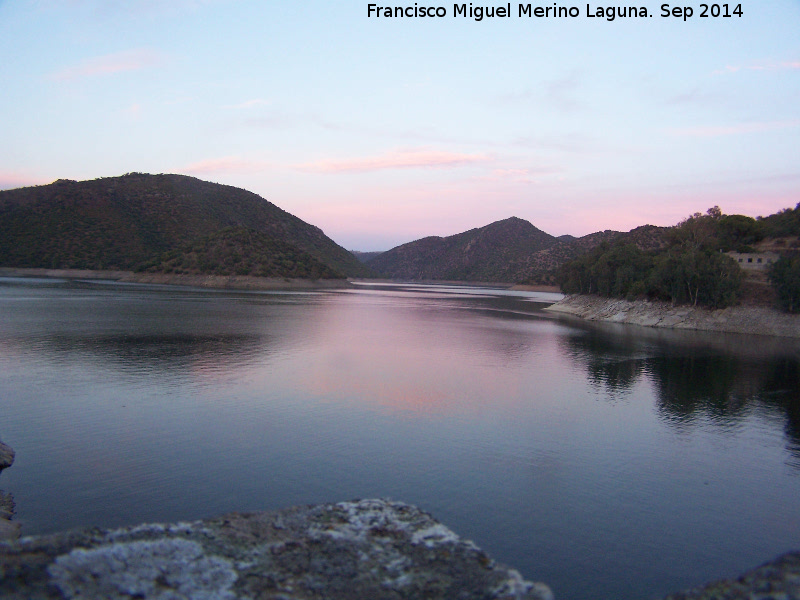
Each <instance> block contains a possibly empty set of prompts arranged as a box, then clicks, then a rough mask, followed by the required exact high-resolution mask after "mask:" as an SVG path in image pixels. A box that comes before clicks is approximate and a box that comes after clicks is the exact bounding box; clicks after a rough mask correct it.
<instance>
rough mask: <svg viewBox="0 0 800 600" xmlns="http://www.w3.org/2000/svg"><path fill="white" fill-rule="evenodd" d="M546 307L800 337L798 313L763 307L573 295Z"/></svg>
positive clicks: (621, 319)
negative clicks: (700, 304) (685, 304)
mask: <svg viewBox="0 0 800 600" xmlns="http://www.w3.org/2000/svg"><path fill="white" fill-rule="evenodd" d="M545 310H548V311H550V312H554V313H560V314H567V315H574V316H576V317H580V318H581V319H586V320H587V321H607V322H610V323H630V324H632V325H642V326H644V327H665V328H670V329H697V330H701V331H724V332H729V333H746V334H751V335H774V336H781V337H793V338H800V315H790V314H787V313H783V312H780V311H778V310H775V309H773V308H768V307H764V306H730V307H728V308H724V309H716V310H712V309H708V308H703V307H696V306H673V305H671V304H670V303H669V302H657V301H649V300H634V301H628V300H621V299H619V298H601V297H600V296H581V295H574V296H567V297H566V298H564V299H563V300H561V301H559V302H556V303H555V304H552V305H551V306H548V307H547V308H546V309H545Z"/></svg>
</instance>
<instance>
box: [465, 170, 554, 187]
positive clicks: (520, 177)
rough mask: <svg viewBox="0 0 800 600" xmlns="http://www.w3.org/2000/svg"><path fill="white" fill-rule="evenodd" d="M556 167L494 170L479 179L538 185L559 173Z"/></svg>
mask: <svg viewBox="0 0 800 600" xmlns="http://www.w3.org/2000/svg"><path fill="white" fill-rule="evenodd" d="M561 172H562V169H560V168H556V167H537V168H523V169H494V170H493V171H492V172H491V173H490V174H489V175H487V176H485V177H481V178H480V179H481V180H483V181H490V182H497V183H502V182H505V183H534V184H535V183H540V182H541V181H542V179H543V178H544V177H547V176H551V175H556V174H558V173H561Z"/></svg>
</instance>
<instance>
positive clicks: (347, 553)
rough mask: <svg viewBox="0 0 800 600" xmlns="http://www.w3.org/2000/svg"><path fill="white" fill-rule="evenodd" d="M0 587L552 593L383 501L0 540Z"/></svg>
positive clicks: (295, 593) (343, 595)
mask: <svg viewBox="0 0 800 600" xmlns="http://www.w3.org/2000/svg"><path fill="white" fill-rule="evenodd" d="M0 597H2V598H4V599H16V600H22V599H23V598H24V599H26V600H27V599H45V598H48V599H49V598H67V599H77V598H80V599H82V600H90V599H100V598H103V599H125V600H131V599H133V598H137V599H140V600H155V599H158V600H179V599H200V600H228V599H230V600H233V599H244V598H250V599H252V600H257V599H258V600H269V599H273V600H278V599H281V600H294V599H296V600H301V599H302V600H316V599H320V600H321V599H323V598H324V599H328V600H337V599H342V600H344V599H347V600H359V599H370V600H395V599H396V600H399V599H403V598H405V599H410V598H426V599H437V598H439V599H442V600H444V599H459V600H470V599H475V600H478V599H482V600H491V599H497V600H511V599H516V600H523V599H529V600H552V598H553V596H552V593H551V592H550V590H549V589H548V588H547V586H545V585H543V584H535V583H530V582H528V581H525V580H524V579H522V577H521V576H520V574H519V573H518V572H516V571H514V570H513V569H510V568H508V567H504V566H502V565H500V564H498V563H496V562H495V561H493V560H492V559H491V558H490V557H488V556H487V555H486V554H485V553H484V552H483V551H481V550H480V549H479V548H477V547H476V546H475V545H474V544H473V543H472V542H469V541H466V540H462V539H460V538H459V537H458V536H457V535H456V534H455V533H453V532H452V531H451V530H449V529H448V528H447V527H445V526H444V525H442V524H441V523H439V522H437V521H435V520H434V519H433V518H432V517H431V516H430V515H428V514H426V513H424V512H422V511H420V510H419V509H417V508H415V507H413V506H410V505H408V504H403V503H401V502H391V501H386V500H362V501H357V502H342V503H339V504H327V505H320V506H308V507H297V508H291V509H287V510H283V511H279V512H272V513H250V514H239V513H234V514H231V515H227V516H223V517H219V518H216V519H209V520H205V521H197V522H193V523H178V524H172V525H140V526H136V527H128V528H123V529H117V530H112V531H104V530H98V529H87V530H83V531H74V532H67V533H61V534H55V535H51V536H43V537H27V538H22V539H21V540H18V541H15V542H4V543H0Z"/></svg>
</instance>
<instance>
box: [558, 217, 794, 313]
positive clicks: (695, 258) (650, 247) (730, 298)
mask: <svg viewBox="0 0 800 600" xmlns="http://www.w3.org/2000/svg"><path fill="white" fill-rule="evenodd" d="M658 229H660V231H658V232H657V233H658V235H657V236H655V237H653V236H652V235H651V234H652V233H656V231H655V230H653V231H651V232H649V233H646V232H644V228H637V229H635V230H633V231H631V232H629V233H628V234H623V235H620V236H617V237H615V238H614V239H612V240H609V241H604V242H603V243H601V244H600V245H598V246H596V247H595V248H594V249H592V250H591V251H589V252H586V253H584V254H582V255H580V256H577V257H576V258H574V259H573V260H571V261H568V262H566V263H565V264H564V265H562V266H561V267H560V269H559V271H558V273H557V281H558V282H559V284H560V285H561V289H562V290H563V291H564V292H566V293H569V294H575V293H578V294H598V295H601V296H609V297H625V298H628V299H634V298H654V299H661V300H669V301H671V302H673V303H678V304H692V305H703V306H709V307H715V308H718V307H725V306H729V305H731V304H735V303H737V302H738V301H739V300H740V299H741V298H742V291H743V283H747V284H749V286H750V288H751V292H752V288H753V286H756V287H757V286H758V284H760V283H762V282H761V281H760V280H761V279H764V281H763V283H764V285H766V279H765V278H764V275H763V274H760V273H758V272H751V273H749V274H748V277H747V278H746V277H745V273H744V272H743V271H742V269H740V268H739V266H738V264H737V263H736V262H734V260H733V259H732V258H731V257H730V256H728V255H726V254H725V253H726V252H743V253H752V252H757V251H763V250H765V249H769V250H771V251H775V250H778V251H779V252H780V253H781V254H782V257H781V259H780V261H779V263H777V264H776V265H775V268H773V269H772V271H771V272H770V279H771V281H772V283H773V285H774V286H775V289H776V291H777V293H778V296H779V299H780V300H781V302H782V303H783V304H784V305H785V306H786V307H787V308H788V309H789V310H793V309H794V307H800V259H798V257H797V253H796V250H793V248H796V246H797V239H798V237H797V236H798V235H800V209H799V208H795V209H794V210H790V209H787V210H784V211H781V212H779V213H776V214H775V215H771V216H769V217H766V218H761V217H759V218H758V219H753V218H752V217H747V216H744V215H725V214H723V213H722V211H721V210H720V209H719V207H716V206H715V207H713V208H710V209H709V210H708V211H707V212H706V213H705V214H701V213H695V214H694V215H692V216H690V217H689V218H687V219H685V220H683V221H681V222H680V223H678V224H677V225H676V226H675V227H669V228H658ZM643 234H645V235H644V237H643ZM643 242H644V243H643ZM795 264H797V268H795V266H794V265H795ZM795 272H796V273H797V274H796V275H795ZM792 281H797V283H796V284H794V285H796V287H797V292H796V293H793V292H788V291H787V290H788V287H789V286H790V285H792V283H791V282H792ZM786 294H789V296H788V298H789V299H785V298H786V297H787V296H786Z"/></svg>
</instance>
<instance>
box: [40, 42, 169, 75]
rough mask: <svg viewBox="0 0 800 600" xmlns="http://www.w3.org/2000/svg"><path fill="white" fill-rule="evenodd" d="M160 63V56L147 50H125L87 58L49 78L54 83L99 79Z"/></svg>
mask: <svg viewBox="0 0 800 600" xmlns="http://www.w3.org/2000/svg"><path fill="white" fill-rule="evenodd" d="M161 62H162V56H161V55H160V54H158V53H157V52H155V51H153V50H149V49H147V48H140V49H137V50H126V51H125V52H117V53H115V54H106V55H105V56H96V57H94V58H87V59H86V60H84V61H83V62H81V63H79V64H77V65H73V66H71V67H66V68H64V69H62V70H61V71H58V72H56V73H53V74H52V76H51V78H52V79H55V80H56V81H72V80H74V79H83V78H85V77H99V76H104V75H113V74H115V73H123V72H126V71H139V70H141V69H146V68H149V67H154V66H158V65H159V64H160V63H161Z"/></svg>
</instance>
